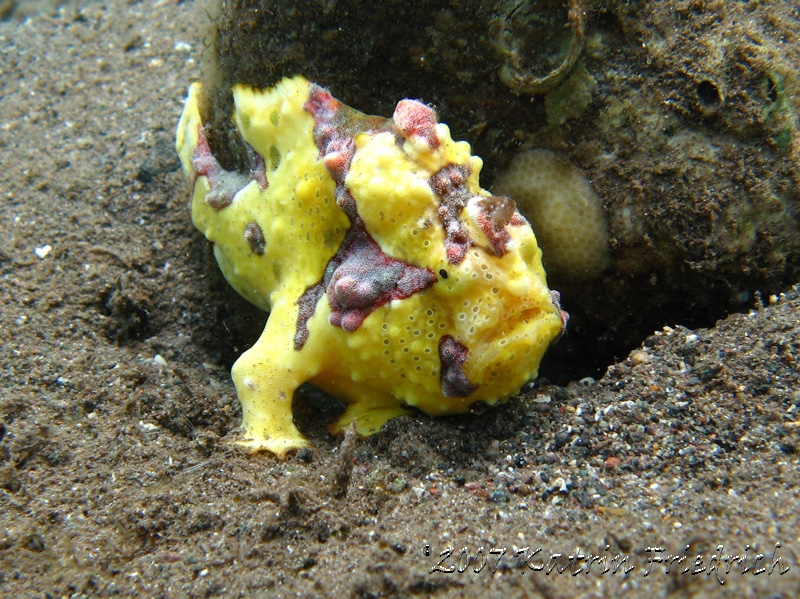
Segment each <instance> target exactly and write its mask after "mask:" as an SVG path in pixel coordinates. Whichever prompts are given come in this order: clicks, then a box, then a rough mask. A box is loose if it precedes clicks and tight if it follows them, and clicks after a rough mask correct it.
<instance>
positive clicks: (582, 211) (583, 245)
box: [494, 150, 609, 280]
mask: <svg viewBox="0 0 800 599" xmlns="http://www.w3.org/2000/svg"><path fill="white" fill-rule="evenodd" d="M494 193H495V194H499V195H506V196H510V197H512V198H514V200H515V201H516V202H517V206H518V208H519V211H520V212H521V213H522V214H523V216H525V217H526V218H527V219H528V220H529V221H530V223H531V226H532V227H533V230H534V232H535V233H536V237H537V239H538V241H539V245H540V247H541V248H542V253H543V262H544V266H545V268H546V269H547V272H548V274H550V275H551V276H557V277H563V278H568V279H573V280H588V279H593V278H595V277H597V276H598V275H599V274H600V273H601V272H602V271H603V270H604V269H605V268H606V267H607V266H608V262H609V255H608V229H607V227H606V222H605V218H604V216H603V209H602V205H601V201H600V198H599V197H598V196H597V194H596V193H595V192H594V190H592V188H591V186H590V185H589V182H588V181H587V180H586V178H585V177H584V176H583V174H582V173H581V172H580V171H579V170H578V169H577V168H575V167H574V166H572V165H570V164H568V163H567V162H564V161H563V160H561V159H559V158H558V157H557V156H556V155H555V154H554V153H553V152H550V151H547V150H530V151H527V152H523V153H521V154H519V155H518V156H516V157H515V158H514V159H513V160H512V161H511V164H510V165H509V166H508V168H507V169H506V170H505V171H504V172H503V173H501V174H500V175H498V177H497V180H496V181H495V185H494Z"/></svg>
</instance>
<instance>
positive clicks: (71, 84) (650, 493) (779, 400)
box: [0, 0, 800, 599]
mask: <svg viewBox="0 0 800 599" xmlns="http://www.w3.org/2000/svg"><path fill="white" fill-rule="evenodd" d="M206 18H207V17H206V13H204V12H203V11H202V10H201V9H200V7H199V5H197V4H196V3H193V2H184V3H177V2H153V1H150V0H145V1H142V2H121V1H111V2H108V3H106V4H94V3H91V4H88V5H86V6H85V7H83V8H80V9H77V8H75V7H70V8H64V9H62V10H61V11H60V12H58V13H55V14H53V13H51V14H39V15H36V16H33V17H31V18H29V19H28V20H26V21H25V22H23V23H15V22H3V23H1V24H0V85H1V86H2V91H1V92H0V164H2V168H0V194H2V195H1V196H0V197H2V212H1V213H0V232H2V236H1V237H0V273H2V278H0V299H1V301H2V311H0V338H2V343H3V348H4V351H3V352H2V361H3V364H2V368H0V385H2V393H0V595H2V596H5V597H106V596H118V597H165V598H166V597H212V596H219V597H289V596H292V597H298V596H299V597H320V596H323V597H357V598H366V597H408V596H420V597H472V596H484V597H509V596H514V597H544V598H548V599H550V598H552V599H556V598H567V597H649V598H652V597H711V596H713V597H737V598H742V597H774V598H777V597H796V596H798V594H800V563H799V562H798V553H799V552H800V524H799V523H798V519H799V518H800V516H798V513H799V512H798V499H799V497H800V489H799V488H798V483H799V482H800V470H799V469H798V459H799V458H798V455H799V454H798V451H800V437H799V435H798V427H800V407H799V406H800V381H799V379H800V373H799V372H798V360H799V359H800V324H798V321H799V319H798V314H799V313H800V312H799V310H800V293H798V292H797V291H796V290H792V289H789V290H787V292H786V294H784V295H783V296H780V297H777V298H772V301H768V300H766V299H765V301H764V303H765V304H767V306H766V307H763V308H757V309H756V308H754V309H753V311H751V312H749V313H748V314H736V315H733V316H730V317H729V318H727V319H726V320H723V321H720V322H719V323H718V324H717V326H716V327H714V328H712V329H708V330H694V331H692V330H688V329H685V328H682V327H680V326H678V325H675V326H674V327H671V328H665V329H664V330H662V331H658V332H656V333H655V334H654V335H652V336H651V337H649V338H648V339H646V340H645V341H644V343H643V345H642V346H641V347H640V348H639V349H637V350H636V351H634V352H633V353H632V354H631V355H630V356H628V357H627V358H626V359H624V360H623V361H621V362H619V363H618V364H616V365H613V366H611V367H609V369H608V371H607V373H606V374H605V376H604V377H603V378H602V379H600V380H597V381H595V380H592V379H584V380H582V381H578V382H574V383H572V384H569V385H567V386H565V387H560V386H555V385H551V384H548V383H547V382H546V381H545V380H540V381H539V382H537V383H536V384H535V385H529V386H528V387H526V389H524V390H523V392H522V393H521V394H520V396H519V397H517V398H514V399H512V400H511V401H510V402H509V403H508V404H506V405H504V406H501V407H499V408H497V409H493V410H489V411H487V412H486V413H485V414H483V415H480V416H463V417H452V418H445V419H439V420H431V419H428V418H424V417H421V416H420V417H416V418H410V417H409V418H398V419H395V420H394V421H392V422H391V423H390V424H389V425H388V426H387V427H386V429H385V430H384V431H383V432H382V433H380V434H378V435H375V436H374V437H372V438H370V439H367V440H349V441H348V442H344V443H343V441H342V439H341V438H336V437H333V436H331V435H330V434H328V432H327V429H326V425H327V424H329V423H330V422H332V421H333V420H334V419H335V418H336V413H337V411H338V410H339V406H337V405H336V404H335V403H333V402H332V400H330V399H329V398H325V397H323V396H322V395H321V394H319V393H318V392H316V391H314V390H313V389H311V388H303V389H301V391H300V392H299V393H298V398H297V400H296V403H297V404H298V407H297V413H298V416H297V421H298V424H299V425H300V427H301V429H302V430H304V431H305V432H306V433H307V435H308V437H309V439H310V440H311V441H312V443H313V445H314V446H315V448H314V449H313V450H311V451H302V452H300V453H298V454H297V455H295V456H294V457H292V458H290V459H289V460H286V461H277V460H275V459H274V458H272V457H271V456H269V455H258V456H250V455H247V454H246V453H243V452H241V451H239V450H237V449H235V448H233V447H232V446H230V445H229V444H227V443H226V440H225V439H224V437H225V435H226V434H228V433H230V432H231V431H232V430H234V429H235V427H236V426H237V424H238V421H239V406H238V402H237V401H236V397H235V390H234V388H233V385H232V383H231V381H230V378H229V374H228V368H229V366H230V362H231V361H232V360H233V359H235V357H236V355H238V353H239V352H241V351H242V349H243V348H245V347H246V346H247V344H248V343H250V342H252V340H253V339H252V337H248V336H247V334H245V333H242V332H241V331H246V330H258V329H259V328H260V326H261V324H262V321H263V319H264V317H263V315H259V314H258V313H257V312H256V311H255V310H253V309H250V308H249V307H248V306H247V305H246V304H245V303H244V302H243V301H242V300H240V299H239V298H238V297H237V296H236V295H235V293H234V292H233V291H232V290H230V289H229V288H228V287H227V285H226V284H225V282H224V281H223V280H222V279H221V277H220V275H219V274H218V272H217V270H216V267H215V265H214V264H213V259H212V258H211V257H210V252H209V248H208V244H207V243H206V242H205V240H204V239H203V238H202V236H201V235H200V234H199V233H197V232H196V231H195V230H194V228H193V227H192V225H191V223H190V221H189V215H188V209H187V191H186V187H185V183H184V181H183V180H182V177H181V173H180V170H179V165H178V162H177V159H176V157H175V155H174V150H173V132H174V127H175V124H176V121H177V118H178V115H179V113H180V110H181V102H182V99H183V97H184V94H185V92H186V88H187V85H188V83H189V82H190V81H191V80H192V78H196V77H198V76H199V74H200V67H199V64H198V63H199V60H200V55H201V53H202V51H203V27H204V22H205V19H206ZM558 554H560V555H561V557H558ZM668 556H672V557H668ZM676 556H677V557H676ZM759 556H761V557H759ZM681 558H684V559H681ZM668 564H671V567H670V568H669V572H667V565H668ZM722 582H724V584H722Z"/></svg>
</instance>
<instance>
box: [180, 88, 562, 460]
mask: <svg viewBox="0 0 800 599" xmlns="http://www.w3.org/2000/svg"><path fill="white" fill-rule="evenodd" d="M200 93H201V88H200V84H197V83H196V84H194V85H192V87H191V89H190V91H189V97H188V99H187V101H186V105H185V108H184V111H183V115H182V117H181V120H180V123H179V125H178V131H177V150H178V154H179V155H180V158H181V162H182V164H183V169H184V172H185V174H186V177H187V180H188V181H189V183H190V185H191V186H192V220H193V222H194V224H195V226H196V227H197V228H198V229H199V230H200V231H202V232H203V234H204V235H205V236H206V237H207V238H208V239H209V240H210V241H211V242H213V243H214V253H215V256H216V258H217V261H218V263H219V265H220V268H221V270H222V272H223V274H224V275H225V277H226V279H227V280H228V281H229V282H230V284H231V285H232V286H233V287H234V288H235V289H236V290H237V291H238V292H239V293H240V294H241V295H243V296H244V297H245V298H247V299H248V300H250V301H251V302H253V303H254V304H255V305H257V306H259V307H260V308H262V309H264V310H268V311H269V312H270V316H269V320H268V322H267V325H266V327H265V329H264V332H263V334H262V335H261V338H260V339H259V340H258V342H257V343H256V344H255V345H254V346H253V347H252V348H250V349H249V350H248V351H246V352H245V353H244V354H243V355H242V356H241V357H240V358H239V359H238V360H237V361H236V363H235V364H234V366H233V379H234V383H235V385H236V390H237V393H238V396H239V400H240V402H241V404H242V411H243V421H242V427H243V429H244V431H245V438H244V439H243V440H242V441H241V443H242V444H243V445H245V446H247V447H249V448H250V449H252V450H268V451H270V452H272V453H274V454H276V455H278V456H283V455H285V454H286V452H288V451H291V450H294V449H297V448H300V447H305V446H307V444H308V443H307V441H306V439H305V438H304V437H303V436H302V435H301V434H300V432H299V431H298V429H297V428H296V426H295V424H294V422H293V419H292V399H293V396H294V392H295V390H296V389H297V387H298V386H299V385H301V384H302V383H304V382H306V381H308V382H311V383H313V384H314V385H316V386H318V387H320V388H322V389H324V390H326V391H328V392H329V393H331V394H332V395H334V396H335V397H337V398H339V399H341V400H343V401H344V402H346V403H347V404H348V405H347V409H346V411H345V413H344V414H343V415H342V417H341V419H340V420H339V421H338V422H337V423H336V424H335V425H334V427H333V428H334V430H341V429H343V428H345V427H347V426H348V425H349V424H350V423H351V422H352V421H353V420H355V421H356V427H357V429H358V432H359V433H360V434H362V435H370V434H372V433H375V432H376V431H378V430H379V429H380V428H381V426H382V425H383V424H384V423H385V422H386V421H387V420H389V419H390V418H393V417H395V416H399V415H401V414H406V413H408V410H407V409H406V408H407V407H408V406H414V407H416V408H418V409H420V410H422V411H424V412H426V413H428V414H431V415H440V414H453V413H461V412H465V411H468V410H469V408H470V406H471V405H472V404H474V403H475V402H477V401H482V402H485V403H487V404H494V403H496V402H498V401H501V400H504V399H506V398H507V397H508V396H509V395H511V394H513V393H516V392H517V391H518V390H519V388H520V387H521V386H522V385H523V384H524V383H525V382H526V381H528V380H530V379H532V378H534V377H535V376H536V374H537V369H538V366H539V362H540V360H541V357H542V355H543V354H544V352H545V350H546V349H547V347H548V345H549V344H550V343H551V342H552V341H553V340H554V339H555V338H556V337H557V336H558V335H559V334H560V333H561V331H562V324H563V317H564V316H565V315H564V314H563V313H561V312H560V310H559V307H558V305H557V299H556V301H554V299H553V296H552V295H551V292H550V291H549V290H548V288H547V285H546V282H545V274H544V270H543V269H542V265H541V252H540V250H539V248H538V246H537V244H536V238H535V237H534V234H533V231H532V230H531V228H530V226H529V225H528V224H527V222H526V221H524V219H522V217H520V216H519V214H518V213H516V212H515V211H514V205H513V202H510V201H506V203H505V204H502V202H500V203H498V202H497V201H495V202H494V203H493V204H491V206H492V208H491V209H486V208H481V206H484V204H482V203H481V201H482V200H483V201H486V200H487V198H488V199H491V196H490V194H488V192H486V191H484V190H482V189H481V188H480V186H479V184H478V174H479V172H480V168H481V165H482V163H481V160H480V158H477V157H474V156H471V155H470V147H469V144H467V143H466V142H454V141H453V140H452V139H451V138H450V132H449V129H448V128H447V126H446V125H442V124H437V123H436V122H435V120H433V121H425V118H426V117H425V110H428V111H430V109H427V108H425V107H424V106H423V105H421V104H419V103H415V102H410V101H404V102H405V103H406V104H405V106H406V108H408V112H409V114H412V115H413V116H414V117H416V116H417V115H419V114H422V115H423V117H422V121H423V126H422V129H424V131H422V132H421V133H420V132H419V131H415V130H414V126H413V125H408V124H407V123H406V122H405V121H403V120H402V117H401V116H398V115H400V112H399V111H400V106H401V105H398V112H395V120H394V121H392V120H388V119H387V120H383V119H376V118H374V117H365V116H364V115H361V114H360V113H357V112H356V111H353V110H352V109H348V108H346V107H341V105H338V106H340V107H341V109H342V112H341V113H337V114H346V115H348V116H347V118H348V119H349V120H347V122H346V123H343V122H341V121H336V122H334V125H335V126H334V130H335V131H336V132H337V134H339V133H341V135H342V136H343V137H345V138H348V139H350V140H351V142H352V143H351V145H350V146H349V147H350V150H349V154H347V156H348V157H349V164H348V165H347V168H341V169H339V170H338V171H337V170H335V164H336V158H337V154H336V152H333V153H331V154H328V155H327V157H326V156H321V153H322V152H321V150H320V146H319V143H318V140H317V141H315V137H314V135H315V118H317V120H319V119H320V118H321V117H319V113H316V112H315V113H314V114H313V115H312V111H311V109H310V108H309V104H308V102H309V99H310V98H311V97H312V96H314V97H320V98H323V100H325V101H327V102H328V104H327V106H336V101H335V100H332V98H330V97H329V96H326V95H325V94H326V93H327V92H324V90H321V88H318V87H316V86H314V85H313V84H310V83H309V82H308V81H307V80H305V79H304V78H302V77H295V78H293V79H284V80H283V81H282V82H281V83H279V84H278V85H277V86H275V87H274V88H271V89H269V90H265V91H260V90H254V89H252V88H250V87H247V86H242V85H237V86H235V87H234V89H233V94H234V100H235V114H234V122H235V124H236V126H237V128H238V129H239V132H240V133H241V136H242V138H243V140H244V141H245V142H246V143H247V144H249V145H250V146H251V147H252V149H253V151H254V152H255V154H256V155H258V156H261V157H263V163H261V166H262V170H263V177H261V178H259V176H255V175H254V176H248V175H246V174H239V175H237V174H232V173H224V171H222V172H223V173H224V174H223V175H220V170H221V169H219V167H218V165H216V166H213V165H212V167H208V166H207V165H208V164H210V163H212V162H213V157H212V156H211V155H210V152H209V151H208V150H207V145H206V144H205V138H204V133H203V127H202V120H201V105H200ZM315 94H316V95H315ZM401 104H403V103H401ZM430 113H431V114H432V111H430ZM412 120H413V119H412ZM398 122H400V123H402V126H397V123H398ZM431 123H432V124H431ZM426 126H427V129H426V128H425V127H426ZM337 127H338V128H337ZM345 129H346V131H344V130H345ZM342 131H344V133H342ZM348 136H349V137H348ZM453 165H455V166H456V167H458V168H460V169H461V170H460V171H459V172H461V173H464V174H465V175H466V177H465V180H464V181H463V184H462V185H461V187H460V188H459V189H460V190H461V191H460V193H461V196H459V197H462V198H467V200H465V201H464V205H463V206H461V205H460V204H458V203H456V204H455V205H456V208H455V209H453V210H454V212H455V213H457V220H458V222H459V223H460V225H461V227H462V232H466V234H467V235H468V242H467V243H462V244H461V246H458V244H455V245H453V244H451V246H452V247H450V246H448V239H449V238H448V234H447V233H446V229H445V225H446V223H445V220H444V217H443V216H442V211H441V210H440V208H441V205H442V203H443V201H444V200H443V196H442V195H441V193H440V194H437V193H436V192H435V191H434V189H433V187H434V186H433V185H432V184H431V183H430V181H431V180H432V179H431V177H432V176H435V175H436V173H439V172H450V171H448V170H447V169H448V168H452V167H453ZM442 169H445V170H444V171H442ZM255 170H258V168H256V169H255ZM337 176H338V177H339V181H337V179H336V177H337ZM226 177H227V178H226ZM265 183H266V184H265ZM337 186H338V187H339V188H340V189H344V188H346V189H347V190H348V191H349V192H350V194H351V196H352V198H353V199H354V201H355V209H354V208H353V207H352V206H351V207H350V208H349V209H344V208H343V207H340V205H338V204H337V197H338V196H336V195H335V194H336V190H337ZM219 190H222V192H220V191H219ZM439 191H441V190H439ZM467 192H468V193H467ZM225 194H227V196H225ZM222 196H225V197H226V198H227V200H225V201H223V200H220V197H222ZM495 200H497V199H495ZM500 200H505V198H500ZM487 205H489V204H487ZM501 205H502V206H506V212H508V210H509V208H508V206H509V205H510V207H511V208H510V210H511V212H510V213H504V212H503V210H502V209H501V208H497V209H496V210H495V208H494V206H501ZM487 210H488V212H487ZM493 210H494V211H493ZM356 211H357V217H356V216H355V215H356ZM482 211H483V213H484V214H490V215H493V216H495V217H496V218H495V220H494V221H492V222H495V221H496V222H497V223H498V224H497V227H498V230H500V229H502V230H504V231H507V235H506V237H505V238H504V240H501V241H500V242H497V241H495V245H494V246H493V245H492V240H491V239H489V237H487V233H486V231H487V228H486V225H485V223H484V225H483V226H481V224H480V223H479V222H478V220H479V218H478V216H479V215H480V214H481V213H482ZM511 215H513V216H511ZM359 218H360V219H361V221H362V222H363V229H364V230H365V231H366V233H367V234H368V235H369V237H371V238H372V240H374V242H375V243H376V244H377V246H379V248H380V251H382V252H383V254H385V255H386V256H388V257H389V258H390V259H394V260H396V261H400V262H402V263H406V264H407V265H408V268H409V269H410V270H409V271H408V272H414V273H417V275H418V278H417V279H416V280H418V281H424V285H423V286H424V288H421V289H418V290H416V291H414V292H413V293H412V294H411V295H409V296H408V297H404V298H401V299H396V298H395V299H391V300H389V301H376V302H374V303H375V305H374V306H370V307H369V310H368V312H369V313H368V314H366V316H365V317H364V318H363V322H360V323H356V324H357V326H354V325H353V324H351V325H350V326H349V327H345V325H341V326H336V325H335V324H332V322H331V317H332V312H334V311H335V310H334V309H333V308H332V305H331V303H332V300H331V298H330V297H329V296H330V295H331V293H333V292H332V291H331V289H332V288H331V287H324V289H323V287H319V285H320V282H321V281H323V283H324V282H325V281H327V280H329V279H330V276H328V278H327V279H325V277H326V274H325V272H326V267H327V266H328V265H329V262H331V261H332V260H333V262H332V264H334V266H335V264H336V258H335V257H336V256H337V252H338V251H339V250H340V247H341V246H342V245H343V242H345V239H346V235H347V233H348V229H350V227H351V223H352V221H354V220H357V219H359ZM509 219H511V223H510V224H509V222H508V221H509ZM484 220H485V219H484ZM451 224H452V222H451ZM255 225H257V226H255ZM248 227H249V228H248ZM254 231H258V234H254ZM498 244H499V246H500V247H501V250H500V251H498V250H497V247H498ZM453 248H455V249H453ZM459 248H460V251H461V254H459ZM457 254H458V255H457ZM498 254H502V255H498ZM454 256H455V257H454ZM373 258H374V255H373V254H368V255H367V258H365V259H364V260H362V261H360V262H359V261H356V264H357V266H360V267H364V268H369V263H374V262H375V260H374V259H373ZM414 267H416V268H414ZM398 268H399V267H398ZM403 268H406V267H405V266H404V267H403ZM330 270H331V269H329V272H330ZM376 272H377V276H380V274H381V273H380V270H379V269H378V270H377V271H375V270H373V271H371V274H375V273H376ZM420 273H421V274H420ZM314 285H317V286H318V288H319V289H323V291H321V295H319V297H318V299H315V298H314V297H313V296H312V299H314V300H315V301H314V302H312V303H310V304H308V302H306V313H305V316H303V314H302V311H303V300H302V299H301V298H303V297H306V298H308V297H309V296H308V294H307V291H308V290H309V289H311V288H313V286H314ZM387 285H388V283H387ZM304 294H306V295H305V296H304ZM309 307H310V311H309V310H308V308H309ZM362 316H363V314H362ZM304 318H305V319H307V320H306V323H305V324H306V328H307V334H306V335H305V338H304V340H303V342H302V343H300V344H299V345H298V341H297V339H298V335H299V331H300V329H301V328H302V327H300V325H299V321H302V320H303V319H304ZM333 320H334V322H337V321H336V317H335V316H334V319H333ZM345 328H350V329H354V330H345ZM443 339H445V340H447V341H446V342H444V341H443ZM442 343H445V345H444V347H445V348H446V350H445V354H447V355H445V354H443V353H442V347H443V346H442ZM448 343H449V345H448ZM447 348H449V349H450V350H451V351H450V352H449V353H448V352H447ZM461 350H465V351H464V352H463V353H459V352H460V351H461ZM454 354H457V355H458V356H460V357H456V358H453V357H452V356H453V355H454ZM447 356H450V357H449V358H448V357H447ZM448 373H449V374H448ZM444 379H447V381H444Z"/></svg>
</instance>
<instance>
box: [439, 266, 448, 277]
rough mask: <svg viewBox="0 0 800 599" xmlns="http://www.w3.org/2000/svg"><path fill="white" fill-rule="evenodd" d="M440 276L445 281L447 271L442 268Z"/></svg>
mask: <svg viewBox="0 0 800 599" xmlns="http://www.w3.org/2000/svg"><path fill="white" fill-rule="evenodd" d="M439 276H440V277H442V278H443V279H446V278H447V271H446V270H445V269H443V268H440V269H439Z"/></svg>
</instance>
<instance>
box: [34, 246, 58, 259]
mask: <svg viewBox="0 0 800 599" xmlns="http://www.w3.org/2000/svg"><path fill="white" fill-rule="evenodd" d="M52 251H53V248H52V247H51V246H50V245H43V246H42V247H38V248H34V249H33V253H34V254H36V255H37V256H38V257H39V258H40V259H42V260H44V259H45V257H46V256H47V254H49V253H50V252H52Z"/></svg>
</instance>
